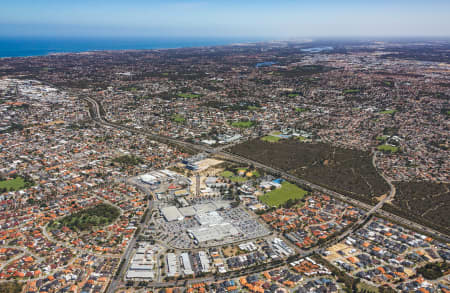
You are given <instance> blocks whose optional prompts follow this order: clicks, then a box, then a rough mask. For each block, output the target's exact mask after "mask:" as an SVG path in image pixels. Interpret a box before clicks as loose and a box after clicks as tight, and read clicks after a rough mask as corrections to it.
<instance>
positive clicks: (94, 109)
mask: <svg viewBox="0 0 450 293" xmlns="http://www.w3.org/2000/svg"><path fill="white" fill-rule="evenodd" d="M83 99H84V100H85V101H87V102H88V104H89V106H90V110H91V111H90V112H89V113H90V115H91V118H92V119H93V120H94V121H95V122H96V123H98V124H100V125H102V126H108V127H112V128H116V129H121V130H126V131H129V132H132V133H137V134H143V135H146V136H147V137H149V138H151V139H153V140H155V141H159V142H162V143H167V144H172V145H175V146H179V147H182V148H185V149H189V150H193V151H198V152H202V153H207V154H210V155H215V156H217V157H219V158H222V159H225V160H228V161H233V162H237V163H245V164H248V165H253V166H254V167H256V168H258V169H261V170H264V171H266V172H268V173H270V174H273V175H275V176H278V177H281V178H283V179H286V180H288V181H291V182H295V183H297V184H299V185H301V186H304V187H307V188H309V189H311V190H315V191H318V192H322V193H324V194H328V195H331V196H333V197H335V198H337V199H340V200H342V201H345V202H348V203H351V204H353V205H355V206H359V207H361V208H363V209H365V210H367V211H368V212H367V213H366V214H365V215H364V217H362V218H361V219H359V220H358V221H357V222H356V223H354V224H353V225H352V226H351V227H350V229H348V230H346V231H345V232H343V233H342V234H340V235H339V236H338V237H336V238H335V239H330V241H327V244H331V243H336V242H338V241H340V240H342V239H344V238H345V237H347V236H348V235H349V234H351V233H353V232H354V231H355V230H356V229H358V228H359V227H360V226H361V225H362V224H364V223H365V221H367V220H368V219H369V218H370V217H371V216H372V215H373V214H374V213H378V214H380V215H382V216H383V217H385V218H388V219H390V220H393V221H395V222H399V223H400V224H403V225H406V226H409V227H412V228H414V229H415V230H418V231H423V232H426V233H428V234H431V235H433V236H435V237H439V238H441V239H445V240H446V241H447V242H450V237H448V236H447V235H444V234H442V233H440V232H438V231H435V230H433V229H430V228H427V227H424V226H422V225H419V224H417V223H414V222H412V221H409V220H406V219H404V218H401V217H399V216H397V215H394V214H391V213H389V212H387V211H384V210H382V209H381V208H382V206H383V205H384V203H385V202H386V201H388V200H391V199H392V198H393V197H394V196H395V186H394V184H392V182H391V181H390V180H389V178H387V177H386V176H385V175H384V174H381V176H382V177H383V178H384V179H385V180H386V182H387V183H388V184H389V186H390V192H389V195H388V196H385V197H384V198H383V199H382V200H380V201H379V202H378V203H377V204H376V205H375V206H372V205H369V204H366V203H363V202H361V201H358V200H356V199H353V198H350V197H348V196H345V195H343V194H340V193H338V192H335V191H332V190H329V189H327V188H325V187H323V186H320V185H317V184H314V183H311V182H308V181H306V180H303V179H301V178H298V177H296V176H293V175H292V174H289V173H287V172H285V171H282V170H279V169H276V168H273V167H270V166H267V165H265V164H262V163H259V162H256V161H253V160H250V159H248V158H245V157H242V156H239V155H236V154H233V153H230V152H227V151H225V150H224V149H223V148H212V147H208V146H204V145H198V144H194V143H190V142H185V141H182V140H179V139H174V138H172V137H167V136H162V135H157V134H154V133H149V132H147V131H145V130H142V129H136V128H132V127H128V126H123V125H119V124H115V123H111V122H109V121H107V120H106V119H105V118H104V117H103V116H102V114H101V111H102V108H101V105H100V103H99V102H98V101H97V100H95V99H93V98H90V97H85V98H83ZM375 160H376V152H375V153H374V157H373V161H372V162H373V164H374V165H375ZM145 223H146V221H144V223H143V224H141V225H140V227H142V228H143V227H144V225H145ZM135 244H136V237H133V239H132V240H131V241H130V244H129V245H128V247H127V249H126V251H125V253H124V254H123V256H122V258H121V261H124V262H125V263H124V265H122V266H121V268H120V269H121V271H120V272H119V278H117V279H113V280H112V282H111V284H110V286H109V287H108V291H107V292H108V293H112V292H114V291H115V289H117V286H118V285H119V284H120V279H121V278H122V277H123V275H124V273H125V271H126V268H127V261H128V260H129V258H130V254H131V251H132V249H133V247H134V246H135ZM318 249H319V248H315V249H313V251H314V252H316V251H317V250H318ZM313 251H309V253H308V254H310V253H312V252H313ZM228 277H229V276H228ZM204 279H205V280H206V279H210V278H204ZM154 285H156V284H154ZM157 285H160V286H161V285H163V284H157ZM166 285H167V284H166Z"/></svg>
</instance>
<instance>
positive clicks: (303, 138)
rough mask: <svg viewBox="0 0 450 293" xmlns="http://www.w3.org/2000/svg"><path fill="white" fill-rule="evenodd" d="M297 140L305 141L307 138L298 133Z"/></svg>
mask: <svg viewBox="0 0 450 293" xmlns="http://www.w3.org/2000/svg"><path fill="white" fill-rule="evenodd" d="M298 140H300V141H305V140H307V138H306V137H304V136H301V135H300V136H299V137H298Z"/></svg>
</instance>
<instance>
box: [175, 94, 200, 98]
mask: <svg viewBox="0 0 450 293" xmlns="http://www.w3.org/2000/svg"><path fill="white" fill-rule="evenodd" d="M178 96H179V97H182V98H185V99H195V98H198V97H200V95H197V94H191V93H181V94H178Z"/></svg>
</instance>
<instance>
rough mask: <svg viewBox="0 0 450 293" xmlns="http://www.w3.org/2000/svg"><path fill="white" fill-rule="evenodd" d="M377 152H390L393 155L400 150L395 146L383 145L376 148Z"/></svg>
mask: <svg viewBox="0 0 450 293" xmlns="http://www.w3.org/2000/svg"><path fill="white" fill-rule="evenodd" d="M377 150H379V151H382V152H390V153H393V154H394V153H396V152H398V151H399V150H400V149H399V147H396V146H392V145H388V144H384V145H380V146H378V147H377Z"/></svg>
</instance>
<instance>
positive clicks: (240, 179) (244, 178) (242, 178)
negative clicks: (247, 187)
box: [230, 176, 248, 183]
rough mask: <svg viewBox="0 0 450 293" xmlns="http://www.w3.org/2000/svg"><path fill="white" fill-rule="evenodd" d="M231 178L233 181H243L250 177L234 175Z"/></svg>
mask: <svg viewBox="0 0 450 293" xmlns="http://www.w3.org/2000/svg"><path fill="white" fill-rule="evenodd" d="M230 180H231V181H232V182H237V183H242V182H245V181H247V180H248V178H246V177H241V176H233V177H231V178H230Z"/></svg>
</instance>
